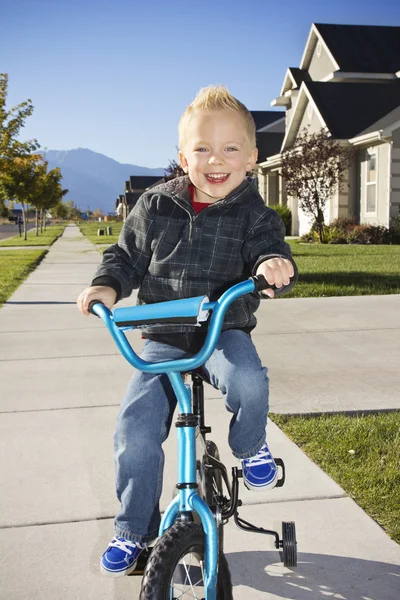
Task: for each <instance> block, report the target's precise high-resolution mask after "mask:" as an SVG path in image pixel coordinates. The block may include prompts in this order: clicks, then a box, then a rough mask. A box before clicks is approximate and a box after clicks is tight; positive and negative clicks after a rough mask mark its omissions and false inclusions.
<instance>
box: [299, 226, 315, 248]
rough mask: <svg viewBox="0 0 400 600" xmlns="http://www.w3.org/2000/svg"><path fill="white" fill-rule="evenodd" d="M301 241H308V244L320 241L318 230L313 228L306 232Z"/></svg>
mask: <svg viewBox="0 0 400 600" xmlns="http://www.w3.org/2000/svg"><path fill="white" fill-rule="evenodd" d="M300 242H306V243H307V244H313V243H314V242H319V235H318V233H317V232H316V231H314V230H313V229H311V231H309V232H308V233H304V234H303V235H302V236H301V237H300Z"/></svg>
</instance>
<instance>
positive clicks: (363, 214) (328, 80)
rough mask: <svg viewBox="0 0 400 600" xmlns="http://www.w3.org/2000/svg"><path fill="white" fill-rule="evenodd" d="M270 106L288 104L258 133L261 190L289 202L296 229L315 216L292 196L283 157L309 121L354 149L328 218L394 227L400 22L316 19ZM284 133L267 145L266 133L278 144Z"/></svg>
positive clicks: (399, 153)
mask: <svg viewBox="0 0 400 600" xmlns="http://www.w3.org/2000/svg"><path fill="white" fill-rule="evenodd" d="M271 105H272V106H273V107H283V108H284V110H285V113H284V121H280V120H279V119H278V120H276V121H274V122H272V123H270V124H267V125H266V126H265V127H263V128H261V129H259V130H258V131H257V135H261V136H264V141H263V143H264V148H265V149H266V152H265V151H264V148H262V151H261V152H260V151H259V159H258V165H257V173H258V183H259V190H260V193H261V195H262V196H263V198H264V200H265V202H266V204H267V205H268V206H273V205H274V204H282V205H287V206H289V208H290V209H291V210H292V214H293V219H292V221H293V223H292V234H293V235H302V234H303V233H306V232H307V231H309V229H310V227H311V224H312V222H311V220H310V219H309V218H308V217H306V215H304V213H303V212H302V211H301V210H300V209H299V207H298V204H297V201H296V199H295V198H290V197H287V195H286V191H285V186H284V181H283V180H282V178H281V177H280V166H281V157H282V153H283V152H284V151H286V150H288V149H289V148H291V147H292V145H293V143H294V141H295V140H296V137H297V135H298V134H299V132H300V131H302V130H303V129H304V128H305V127H308V128H309V132H310V133H314V132H317V131H319V130H320V129H321V128H327V130H328V132H329V135H330V136H331V137H332V139H335V140H339V141H340V142H341V143H342V144H343V145H347V146H352V147H353V148H354V149H355V154H354V158H353V161H352V163H351V165H350V167H349V169H348V171H347V174H346V178H345V182H344V185H343V186H342V189H341V190H338V192H337V193H336V194H335V195H334V196H333V197H332V198H331V199H330V202H329V203H328V205H327V206H326V209H325V222H330V221H332V220H333V219H335V218H338V217H347V216H353V217H355V218H356V219H357V221H358V222H360V223H368V224H374V225H383V226H385V227H389V226H390V224H391V223H392V222H393V219H394V218H396V217H397V215H398V214H399V209H400V27H382V26H364V25H332V24H318V23H314V24H313V25H312V27H311V31H310V34H309V36H308V40H307V43H306V46H305V49H304V53H303V57H302V59H301V63H300V67H299V68H289V69H288V70H287V71H286V74H285V77H284V80H283V85H282V89H281V92H280V95H279V96H278V97H277V98H275V100H273V101H272V102H271ZM275 114H276V113H275ZM282 125H284V128H283V130H282V131H281V130H280V129H279V130H278V129H277V128H279V127H282ZM282 133H283V135H282ZM278 135H281V136H282V139H281V143H280V148H279V149H278V150H277V151H275V152H274V151H273V150H272V149H271V150H268V143H267V141H266V138H268V137H270V139H271V143H270V145H271V147H273V146H274V143H276V142H277V141H278ZM271 136H274V137H271Z"/></svg>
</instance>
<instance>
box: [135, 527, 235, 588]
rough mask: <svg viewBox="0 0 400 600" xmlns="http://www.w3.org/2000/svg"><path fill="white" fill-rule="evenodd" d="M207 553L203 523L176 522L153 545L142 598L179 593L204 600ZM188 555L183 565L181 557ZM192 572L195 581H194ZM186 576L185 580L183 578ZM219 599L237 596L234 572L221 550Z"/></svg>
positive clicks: (218, 582) (218, 578)
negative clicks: (233, 591) (230, 569)
mask: <svg viewBox="0 0 400 600" xmlns="http://www.w3.org/2000/svg"><path fill="white" fill-rule="evenodd" d="M204 554H205V546H204V531H203V528H202V527H201V525H198V524H196V523H183V522H179V521H177V522H175V523H174V524H173V525H172V526H171V527H170V528H169V529H168V530H167V531H166V532H165V534H164V535H163V536H161V537H160V538H159V539H158V540H157V542H156V544H155V545H154V547H153V551H152V553H151V555H150V558H149V560H148V562H147V565H146V569H145V572H144V575H143V580H142V588H141V592H140V598H139V600H171V598H176V597H177V596H178V595H179V598H182V600H184V599H185V598H186V599H187V600H188V599H189V598H191V599H192V600H193V598H194V599H197V600H202V599H203V598H204V597H205V590H204V585H201V584H200V585H198V584H199V583H201V581H202V579H201V576H202V565H201V563H202V562H203V564H204ZM187 556H189V557H190V558H189V561H190V562H189V563H184V564H185V566H182V567H181V568H180V563H181V561H184V560H185V558H186V557H187ZM193 558H195V559H197V560H198V561H199V567H195V566H194V565H193V564H192V560H193ZM182 574H183V575H184V577H182ZM192 576H193V577H194V579H195V581H194V582H193V581H191V577H192ZM199 576H200V580H199V579H198V578H199ZM183 578H184V579H185V581H183V582H182V579H183ZM185 582H186V583H185ZM194 584H195V585H194ZM179 586H181V588H180V589H178V587H179ZM185 586H187V587H188V589H187V590H185V589H184V588H185ZM186 591H187V594H186ZM171 594H172V595H171ZM194 594H195V595H194ZM217 600H233V596H232V581H231V574H230V571H229V566H228V562H227V560H226V557H225V555H224V554H223V552H220V554H219V567H218V577H217Z"/></svg>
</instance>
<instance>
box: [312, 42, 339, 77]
mask: <svg viewBox="0 0 400 600" xmlns="http://www.w3.org/2000/svg"><path fill="white" fill-rule="evenodd" d="M317 48H318V43H317V45H316V46H315V50H314V54H313V57H312V59H311V62H310V66H309V69H308V72H309V75H310V77H311V79H312V80H313V81H321V79H323V78H324V77H326V75H329V73H332V71H335V70H336V67H335V66H334V64H333V62H332V60H331V58H330V57H329V55H328V53H327V52H326V50H325V48H324V46H323V45H321V55H320V56H318V55H317Z"/></svg>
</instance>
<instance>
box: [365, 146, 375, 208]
mask: <svg viewBox="0 0 400 600" xmlns="http://www.w3.org/2000/svg"><path fill="white" fill-rule="evenodd" d="M365 152H366V155H368V154H369V155H370V156H372V155H375V181H368V156H366V158H367V160H366V161H365V169H366V170H365V216H366V217H377V216H378V151H377V149H376V147H372V148H371V147H369V148H366V149H365ZM372 185H374V186H375V210H374V211H368V186H372Z"/></svg>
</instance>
